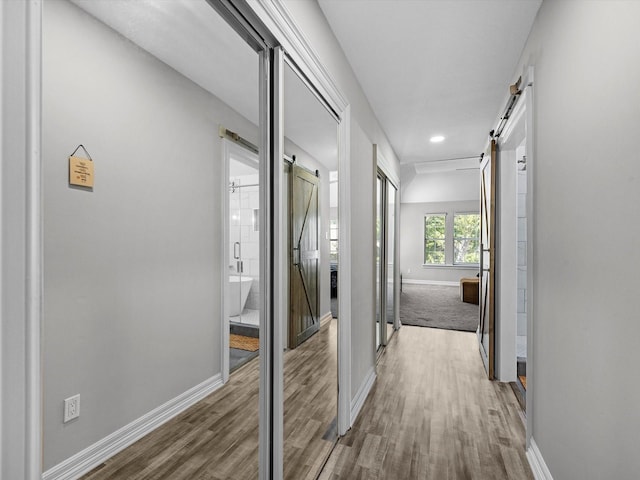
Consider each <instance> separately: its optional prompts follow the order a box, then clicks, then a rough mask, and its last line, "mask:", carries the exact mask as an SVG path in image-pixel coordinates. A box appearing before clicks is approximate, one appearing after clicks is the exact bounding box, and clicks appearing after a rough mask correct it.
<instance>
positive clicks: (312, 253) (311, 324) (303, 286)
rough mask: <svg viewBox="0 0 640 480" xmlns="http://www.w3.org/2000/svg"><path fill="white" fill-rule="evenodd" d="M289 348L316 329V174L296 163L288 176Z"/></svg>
mask: <svg viewBox="0 0 640 480" xmlns="http://www.w3.org/2000/svg"><path fill="white" fill-rule="evenodd" d="M289 179H290V180H289V181H290V184H289V195H290V199H289V211H290V223H289V234H290V236H289V242H290V244H289V245H290V249H289V251H290V252H289V286H290V301H289V304H290V312H289V348H296V347H297V346H298V345H300V344H301V343H302V342H304V341H305V340H306V339H307V338H309V337H310V336H311V335H313V334H314V333H315V332H317V331H318V329H319V327H320V318H319V315H318V306H319V305H318V300H319V286H320V282H319V279H318V274H319V261H320V255H319V253H320V247H319V238H318V183H319V182H318V177H317V176H316V175H314V174H313V173H311V172H309V171H307V170H305V169H304V168H302V167H299V166H297V165H295V164H294V165H292V166H291V173H290V175H289Z"/></svg>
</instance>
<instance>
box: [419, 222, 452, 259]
mask: <svg viewBox="0 0 640 480" xmlns="http://www.w3.org/2000/svg"><path fill="white" fill-rule="evenodd" d="M446 220H447V216H446V215H445V214H435V215H425V217H424V263H425V264H431V265H444V263H445V257H444V242H445V225H446Z"/></svg>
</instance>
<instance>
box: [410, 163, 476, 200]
mask: <svg viewBox="0 0 640 480" xmlns="http://www.w3.org/2000/svg"><path fill="white" fill-rule="evenodd" d="M405 170H407V169H405ZM409 172H410V170H409ZM409 172H407V173H405V175H404V176H405V178H406V179H407V180H408V181H405V182H404V183H403V184H402V188H401V202H402V203H433V202H459V201H465V200H473V201H475V202H476V204H480V173H479V170H462V171H455V170H454V171H450V172H438V173H429V174H426V173H425V174H420V175H411V176H410V175H409ZM476 208H477V206H476Z"/></svg>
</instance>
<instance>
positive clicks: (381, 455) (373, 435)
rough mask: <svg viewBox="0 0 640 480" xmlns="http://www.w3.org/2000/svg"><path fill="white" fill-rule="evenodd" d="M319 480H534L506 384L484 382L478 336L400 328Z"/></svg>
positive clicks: (520, 424)
mask: <svg viewBox="0 0 640 480" xmlns="http://www.w3.org/2000/svg"><path fill="white" fill-rule="evenodd" d="M377 371H378V378H377V381H376V384H375V385H374V387H373V390H372V392H371V395H370V396H369V398H368V399H367V401H366V403H365V405H364V407H363V409H362V411H361V413H360V416H359V417H358V420H357V421H356V423H355V425H354V426H353V428H352V429H351V430H350V431H349V432H348V433H347V435H345V436H344V437H343V438H341V439H340V441H339V442H338V445H337V446H336V448H335V449H334V451H333V453H332V454H331V456H330V457H329V460H328V462H327V464H326V465H325V467H324V469H323V472H322V473H321V475H320V477H319V478H320V480H337V479H349V480H355V479H367V480H374V479H380V480H383V479H384V480H396V479H397V480H409V479H437V480H447V479H478V480H499V479H509V480H518V479H527V480H529V479H533V475H532V473H531V470H530V468H529V465H528V462H527V459H526V454H525V429H524V425H523V423H522V420H521V419H520V416H519V406H518V403H517V400H516V398H515V396H514V395H513V392H512V391H511V388H510V386H509V385H508V384H501V383H497V382H490V381H489V380H487V378H486V375H485V372H484V369H483V367H482V362H481V359H480V354H479V353H478V346H477V343H476V336H475V334H473V333H468V332H456V331H449V330H441V329H432V328H422V327H411V326H403V327H402V328H401V329H400V330H399V331H398V332H396V334H395V335H394V336H393V337H392V339H391V341H390V342H389V345H388V346H387V349H386V351H385V353H384V354H383V355H382V357H381V358H380V361H379V363H378V370H377Z"/></svg>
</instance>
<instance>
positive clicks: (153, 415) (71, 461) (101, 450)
mask: <svg viewBox="0 0 640 480" xmlns="http://www.w3.org/2000/svg"><path fill="white" fill-rule="evenodd" d="M221 386H222V375H221V374H217V375H214V376H213V377H211V378H209V379H207V380H205V381H204V382H202V383H200V384H199V385H196V386H195V387H193V388H191V389H189V390H187V391H186V392H184V393H182V394H180V395H178V396H177V397H175V398H173V399H171V400H169V401H168V402H166V403H165V404H163V405H160V406H159V407H158V408H156V409H154V410H152V411H150V412H149V413H147V414H145V415H143V416H142V417H140V418H138V419H137V420H134V421H133V422H131V423H129V424H128V425H125V426H124V427H122V428H120V429H119V430H116V431H115V432H113V433H112V434H111V435H108V436H106V437H105V438H103V439H102V440H99V441H98V442H96V443H94V444H93V445H91V446H89V447H87V448H85V449H84V450H82V451H80V452H78V453H76V454H75V455H74V456H72V457H70V458H68V459H67V460H64V461H63V462H61V463H59V464H58V465H56V466H55V467H52V468H50V469H49V470H47V471H46V472H44V473H43V474H42V480H72V479H75V478H78V477H80V476H81V475H83V474H85V473H87V472H88V471H90V470H91V469H93V468H95V467H96V466H98V465H100V464H101V463H103V462H105V461H106V460H107V459H109V458H111V457H112V456H113V455H115V454H116V453H118V452H120V451H121V450H123V449H125V448H126V447H128V446H129V445H131V444H132V443H134V442H136V441H137V440H139V439H141V438H142V437H144V436H145V435H147V434H148V433H151V432H152V431H153V430H155V429H156V428H158V427H159V426H160V425H162V424H164V423H166V422H168V421H169V420H171V419H172V418H174V417H175V416H176V415H178V414H180V413H182V412H184V411H185V410H186V409H188V408H189V407H191V406H193V405H195V404H196V403H197V402H199V401H200V400H202V399H203V398H205V397H206V396H207V395H209V394H211V393H213V392H215V391H216V390H218V389H219V388H220V387H221Z"/></svg>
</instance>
